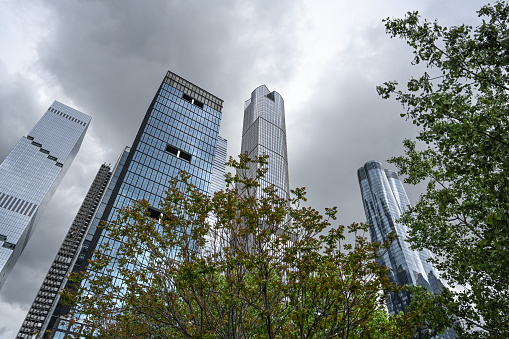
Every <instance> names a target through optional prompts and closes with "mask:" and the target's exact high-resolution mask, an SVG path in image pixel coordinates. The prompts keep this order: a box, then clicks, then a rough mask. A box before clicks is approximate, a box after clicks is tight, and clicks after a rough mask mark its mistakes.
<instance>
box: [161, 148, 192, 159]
mask: <svg viewBox="0 0 509 339" xmlns="http://www.w3.org/2000/svg"><path fill="white" fill-rule="evenodd" d="M165 151H166V152H168V153H170V154H173V155H174V156H176V157H177V158H180V159H183V160H185V161H187V162H191V158H192V156H191V154H189V153H187V152H184V151H182V150H180V149H178V148H176V147H174V146H171V145H170V144H168V145H166V149H165Z"/></svg>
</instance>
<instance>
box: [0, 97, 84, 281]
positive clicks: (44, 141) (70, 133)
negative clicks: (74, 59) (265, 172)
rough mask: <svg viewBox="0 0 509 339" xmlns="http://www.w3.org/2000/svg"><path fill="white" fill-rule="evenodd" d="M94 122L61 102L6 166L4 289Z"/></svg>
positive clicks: (0, 262)
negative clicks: (45, 208)
mask: <svg viewBox="0 0 509 339" xmlns="http://www.w3.org/2000/svg"><path fill="white" fill-rule="evenodd" d="M90 120H91V118H90V117H89V116H88V115H86V114H84V113H82V112H80V111H77V110H75V109H73V108H71V107H69V106H66V105H64V104H62V103H60V102H58V101H55V102H54V103H53V104H52V105H51V106H50V107H49V108H48V110H47V111H46V113H45V114H44V115H43V116H42V118H41V119H40V120H39V122H38V123H37V124H36V125H35V127H34V128H33V129H32V130H31V131H30V133H29V134H28V135H27V136H26V137H23V138H21V140H20V141H19V142H18V143H17V145H16V146H15V147H14V149H13V150H12V151H11V153H10V154H9V155H8V156H7V158H5V160H4V161H3V162H2V164H1V165H0V243H1V246H0V288H1V287H2V286H3V284H4V282H5V280H6V278H7V276H8V274H9V272H10V271H11V270H12V268H13V266H14V265H15V264H16V261H17V260H18V258H19V256H20V255H21V253H22V252H23V249H24V248H25V246H26V244H27V242H28V241H29V239H30V237H31V236H32V234H33V232H34V230H35V226H36V224H37V221H38V219H39V217H40V215H41V213H42V211H43V210H44V207H45V206H46V205H47V203H48V201H49V200H50V199H51V196H52V195H53V193H55V191H56V189H57V187H58V185H59V184H60V182H61V181H62V178H63V177H64V175H65V173H66V172H67V170H68V168H69V166H70V165H71V163H72V161H73V159H74V157H75V156H76V154H77V153H78V150H79V148H80V146H81V143H82V141H83V138H84V137H85V133H86V131H87V129H88V125H89V124H90Z"/></svg>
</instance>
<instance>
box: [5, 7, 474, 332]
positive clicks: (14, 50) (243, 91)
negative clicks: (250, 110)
mask: <svg viewBox="0 0 509 339" xmlns="http://www.w3.org/2000/svg"><path fill="white" fill-rule="evenodd" d="M482 4H483V2H481V1H470V0H468V1H467V0H449V1H444V0H421V1H415V0H386V1H380V0H359V1H356V2H353V1H330V0H329V1H325V0H324V1H321V0H312V1H311V0H309V1H306V0H273V1H268V0H267V1H265V0H264V1H256V0H249V1H240V0H239V1H234V0H222V1H219V0H217V1H216V0H207V1H192V0H186V1H184V0H182V1H176V0H165V1H163V0H161V1H134V0H133V1H126V0H109V1H97V0H90V1H71V0H68V1H56V0H54V1H35V0H34V1H28V0H0V161H2V160H3V159H4V158H5V157H6V156H7V155H8V153H9V152H10V150H11V149H12V148H13V147H14V146H15V144H16V143H17V142H18V140H19V139H20V138H21V137H22V136H26V135H27V133H28V132H29V131H30V130H31V129H32V127H33V126H34V125H35V124H36V122H37V121H38V119H40V117H41V116H42V114H43V113H44V112H45V110H46V109H47V107H49V105H50V104H51V103H52V102H53V100H58V101H60V102H62V103H64V104H66V105H69V106H71V107H73V108H76V109H78V110H80V111H82V112H84V113H86V114H88V115H90V116H92V123H91V125H90V128H89V130H88V133H87V135H86V137H85V140H84V142H83V144H82V146H81V150H80V152H79V153H78V155H77V157H76V158H75V160H74V162H73V164H72V166H71V168H70V169H69V171H68V173H67V175H66V177H65V178H64V180H63V181H62V183H61V184H60V187H59V189H58V190H57V192H56V193H55V195H54V196H53V199H52V201H51V202H50V204H49V205H48V206H47V208H46V210H45V211H44V214H43V215H42V218H41V221H40V223H39V224H38V225H37V230H36V231H35V233H34V235H33V237H32V238H31V240H30V242H29V243H28V246H27V247H26V249H25V251H24V253H23V254H22V256H21V258H20V260H19V261H18V263H17V264H16V266H15V268H14V270H13V271H12V273H11V274H10V276H9V278H8V279H7V282H6V283H5V285H4V287H3V288H2V290H1V291H0V338H5V339H7V338H14V336H15V335H16V333H17V331H18V330H19V327H20V325H21V323H22V321H23V320H24V318H25V316H26V313H27V311H28V308H29V307H30V305H31V303H32V301H33V299H34V297H35V295H36V293H37V290H38V289H39V287H40V284H41V283H42V280H43V278H44V276H45V275H46V273H47V270H48V268H49V266H50V264H51V262H52V260H53V259H54V256H55V254H56V252H57V250H58V248H59V246H60V244H61V242H62V240H63V238H64V236H65V233H66V232H67V230H68V229H69V226H70V225H71V223H72V220H73V218H74V216H75V214H76V213H77V211H78V208H79V206H80V204H81V203H82V200H83V198H84V197H85V194H86V192H87V190H88V188H89V186H90V184H91V183H92V180H93V177H94V176H95V174H96V172H97V170H98V169H99V166H100V164H101V163H105V162H106V163H113V164H114V163H115V161H116V160H117V158H118V156H119V155H120V152H121V151H122V149H123V148H124V146H126V145H131V143H132V142H133V140H134V136H135V134H136V132H137V130H138V127H139V125H140V123H141V121H142V117H143V115H144V114H145V112H146V109H147V107H148V105H149V104H150V102H151V100H152V98H153V96H154V94H155V92H156V90H157V89H158V86H159V84H160V83H161V81H162V79H163V77H164V75H165V73H166V71H167V70H171V71H172V72H174V73H176V74H178V75H180V76H182V77H183V78H185V79H187V80H189V81H191V82H193V83H195V84H196V85H198V86H200V87H202V88H203V89H205V90H207V91H209V92H210V93H212V94H214V95H216V96H218V97H220V98H221V99H223V100H224V108H223V118H222V122H221V132H220V134H221V135H222V136H223V137H224V138H226V139H227V140H228V155H231V156H235V155H237V154H238V153H239V152H240V139H241V132H242V119H243V105H244V101H245V100H246V99H248V98H250V93H251V91H252V90H253V89H254V88H256V87H257V86H259V85H262V84H265V85H267V87H268V88H269V90H271V91H273V90H275V91H277V92H279V93H280V94H281V95H282V96H283V98H284V100H285V109H286V121H287V138H288V157H289V170H290V185H291V186H292V187H302V186H305V187H306V188H307V191H308V193H309V194H308V198H309V204H310V205H312V206H314V207H316V208H318V209H320V210H323V209H324V208H325V207H329V206H338V207H339V211H340V215H339V220H338V223H340V224H349V223H351V222H353V221H364V220H365V216H364V211H363V207H362V201H361V198H360V191H359V187H358V183H357V177H356V170H357V168H359V167H360V166H362V165H363V164H364V163H365V162H366V161H368V160H379V161H381V162H382V163H384V164H385V165H387V166H386V167H388V168H392V166H390V165H388V164H387V163H386V162H385V161H386V160H387V159H388V158H389V157H391V156H396V155H400V154H402V152H403V148H402V146H401V141H402V140H403V139H404V138H407V137H413V136H414V135H415V133H416V129H415V128H414V127H413V126H412V124H411V123H410V122H406V121H404V119H402V118H400V117H399V114H400V113H401V112H402V108H401V107H400V106H399V105H398V103H397V102H396V101H395V100H382V99H381V98H379V97H378V95H377V93H376V89H375V87H376V85H379V84H381V83H382V82H384V81H388V80H400V82H404V81H406V80H408V79H409V78H411V77H412V76H418V75H419V70H418V69H416V68H415V67H413V66H411V65H410V62H411V60H412V54H411V50H410V48H409V47H408V46H406V44H405V43H404V42H403V41H401V40H398V39H390V37H389V36H388V35H386V34H385V29H384V26H383V23H382V22H381V21H382V19H384V18H387V17H402V16H403V15H404V14H405V13H406V12H407V11H410V10H418V11H419V13H420V14H421V15H422V16H423V17H426V18H428V19H438V20H439V22H440V23H441V24H443V25H446V26H450V25H457V24H462V23H468V24H472V25H476V24H477V23H478V22H479V19H478V18H477V15H476V13H475V11H476V10H477V9H479V8H480V6H481V5H482ZM421 189H422V187H417V188H415V187H408V186H407V193H408V194H409V196H410V200H411V201H412V202H413V203H414V202H415V201H416V200H417V198H418V196H419V194H420V193H421Z"/></svg>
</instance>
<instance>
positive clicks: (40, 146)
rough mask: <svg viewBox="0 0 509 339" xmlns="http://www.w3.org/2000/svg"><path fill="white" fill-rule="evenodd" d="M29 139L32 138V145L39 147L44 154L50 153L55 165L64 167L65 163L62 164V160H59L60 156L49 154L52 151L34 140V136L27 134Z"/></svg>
mask: <svg viewBox="0 0 509 339" xmlns="http://www.w3.org/2000/svg"><path fill="white" fill-rule="evenodd" d="M27 139H29V140H32V145H34V146H36V147H39V152H42V153H44V154H47V155H48V159H50V160H53V161H55V165H56V166H58V167H64V164H62V163H61V162H58V158H57V157H54V156H52V155H50V154H49V153H50V152H49V151H48V150H47V149H44V148H42V144H40V143H38V142H36V141H33V140H34V137H32V136H30V135H28V136H27Z"/></svg>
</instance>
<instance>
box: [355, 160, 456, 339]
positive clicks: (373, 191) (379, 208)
mask: <svg viewBox="0 0 509 339" xmlns="http://www.w3.org/2000/svg"><path fill="white" fill-rule="evenodd" d="M357 177H358V179H359V185H360V188H361V195H362V202H363V204H364V211H365V213H366V218H367V222H368V224H370V225H371V227H370V229H369V231H370V236H371V240H372V241H373V242H384V241H386V240H387V235H388V234H389V233H391V232H394V233H395V234H396V235H397V236H398V238H397V239H396V241H394V242H393V243H392V244H391V246H390V247H389V249H388V250H387V251H386V252H385V253H383V254H382V255H381V256H380V257H379V258H378V262H379V264H380V265H384V266H386V267H388V268H390V269H391V272H390V273H389V279H390V280H391V281H392V282H395V283H397V284H399V285H405V284H407V285H414V286H415V285H420V286H423V287H426V288H428V290H429V291H430V292H432V293H438V292H440V290H441V289H442V288H444V285H443V283H442V282H441V281H440V278H439V275H438V272H437V271H436V270H435V269H434V268H433V266H432V265H431V264H430V263H429V262H428V259H429V258H431V257H432V253H431V252H430V251H429V250H426V249H425V250H422V251H416V250H412V249H410V244H409V243H408V242H406V241H405V239H406V238H407V237H408V228H407V227H406V226H404V225H403V224H401V223H399V222H397V220H398V219H399V218H400V217H401V215H402V214H403V213H404V212H405V211H406V210H408V207H409V206H410V202H409V200H408V197H407V195H406V192H405V189H404V187H403V183H402V182H401V180H399V178H398V174H397V173H396V172H394V171H391V170H387V169H384V168H383V166H382V164H380V163H379V162H378V161H368V162H367V163H366V164H365V165H364V166H363V167H361V168H359V169H358V170H357ZM388 297H389V300H388V302H387V308H388V310H389V313H390V314H398V313H399V312H401V311H403V312H404V313H406V312H407V311H408V309H407V307H408V305H409V304H410V298H411V294H410V292H408V291H403V292H401V293H399V294H396V293H392V292H391V293H389V295H388ZM439 337H440V338H455V334H454V331H452V330H451V329H448V330H446V332H445V333H444V334H443V335H440V336H439Z"/></svg>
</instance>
